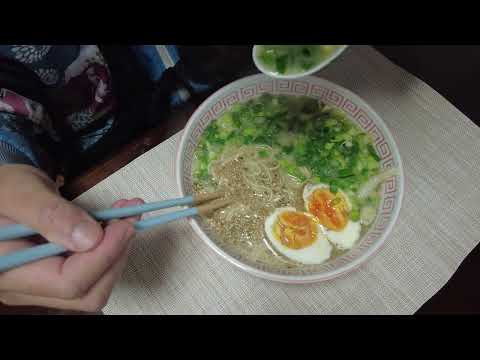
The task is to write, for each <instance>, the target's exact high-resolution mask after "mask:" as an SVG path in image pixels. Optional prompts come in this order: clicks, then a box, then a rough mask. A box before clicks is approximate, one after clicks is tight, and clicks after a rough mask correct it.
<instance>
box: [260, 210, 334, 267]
mask: <svg viewBox="0 0 480 360" xmlns="http://www.w3.org/2000/svg"><path fill="white" fill-rule="evenodd" d="M265 232H266V234H267V237H268V239H269V240H270V243H271V244H272V246H273V247H274V249H275V250H276V251H278V252H279V253H280V254H282V255H283V256H285V257H287V258H289V259H291V260H294V261H297V262H299V263H302V264H321V263H322V262H324V261H325V260H328V259H329V258H330V254H331V252H332V245H331V244H330V243H329V242H328V240H327V238H326V237H325V235H324V231H323V229H322V226H321V225H320V224H319V223H318V222H317V221H316V219H315V218H314V217H313V216H312V215H310V214H307V213H304V212H301V211H297V210H296V209H295V208H293V207H285V208H279V209H275V211H274V212H273V214H271V215H270V216H269V217H268V218H267V220H266V221H265Z"/></svg>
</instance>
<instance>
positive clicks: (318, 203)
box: [303, 184, 361, 250]
mask: <svg viewBox="0 0 480 360" xmlns="http://www.w3.org/2000/svg"><path fill="white" fill-rule="evenodd" d="M303 200H304V201H305V208H306V209H307V211H308V212H309V213H310V214H312V215H313V216H315V217H316V218H317V219H318V222H319V223H320V224H322V225H323V226H324V227H325V229H326V235H327V237H328V240H330V242H331V243H332V244H334V245H335V246H336V247H337V248H338V249H339V250H348V249H351V248H352V247H353V245H354V244H355V243H356V242H357V240H358V239H359V237H360V231H361V225H360V222H354V221H351V220H350V218H349V214H350V211H351V210H352V204H351V202H350V199H349V198H348V196H347V195H346V194H345V193H344V192H343V191H341V190H339V191H337V192H336V193H335V194H334V193H333V192H331V191H330V186H329V185H327V184H315V185H313V184H307V185H306V186H305V188H304V190H303Z"/></svg>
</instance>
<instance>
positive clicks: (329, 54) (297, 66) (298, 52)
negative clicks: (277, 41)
mask: <svg viewBox="0 0 480 360" xmlns="http://www.w3.org/2000/svg"><path fill="white" fill-rule="evenodd" d="M346 47H347V45H255V46H254V48H253V60H254V62H255V65H256V66H257V68H258V69H259V70H260V71H261V72H263V73H264V74H267V75H269V76H273V77H276V78H284V79H292V78H298V77H302V76H307V75H311V74H313V73H315V72H317V71H319V70H321V69H322V68H323V67H325V66H327V65H328V64H329V63H330V62H331V61H333V60H334V59H335V58H336V57H337V56H339V55H340V54H341V53H342V52H343V51H344V50H345V48H346Z"/></svg>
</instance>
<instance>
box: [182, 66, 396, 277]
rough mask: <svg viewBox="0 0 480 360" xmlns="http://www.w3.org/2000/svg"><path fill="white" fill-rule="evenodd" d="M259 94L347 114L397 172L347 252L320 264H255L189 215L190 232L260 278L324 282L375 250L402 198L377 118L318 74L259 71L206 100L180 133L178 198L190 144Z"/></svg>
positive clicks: (187, 180) (187, 174) (185, 181)
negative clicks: (296, 98)
mask: <svg viewBox="0 0 480 360" xmlns="http://www.w3.org/2000/svg"><path fill="white" fill-rule="evenodd" d="M262 93H272V94H286V95H305V96H310V97H312V98H315V99H318V100H319V101H322V102H324V103H326V104H329V105H332V106H336V107H338V108H341V109H342V110H344V111H345V113H346V114H347V116H348V117H349V118H350V119H351V120H352V121H354V122H355V123H357V124H358V125H359V126H360V127H362V129H364V130H365V131H366V132H368V133H370V134H371V136H372V137H373V139H374V142H375V147H376V151H377V153H378V155H379V156H380V158H381V167H382V168H384V169H385V168H389V167H397V168H398V169H399V170H400V174H399V175H398V176H396V177H393V178H391V179H390V180H388V181H386V182H385V183H384V184H383V185H382V186H381V202H380V206H379V209H378V214H377V217H376V219H375V221H374V223H373V224H372V226H371V228H370V230H369V231H368V232H367V233H366V234H365V235H364V236H363V237H362V238H361V239H359V241H358V242H357V244H356V245H355V246H354V247H353V248H352V249H351V250H350V251H348V252H347V253H345V254H343V255H342V256H340V257H337V258H335V259H333V260H330V261H327V262H325V263H323V264H320V265H312V266H305V267H302V268H298V269H288V270H278V269H274V268H271V267H268V266H263V265H262V266H259V265H258V264H254V263H251V262H249V261H248V259H245V258H242V257H240V256H238V255H236V254H232V253H230V252H228V251H226V250H225V249H224V248H222V247H221V246H220V245H219V244H218V243H217V241H216V240H215V234H213V233H212V232H211V231H209V230H208V229H207V228H206V227H205V226H204V224H203V222H202V220H201V218H199V217H194V218H191V219H189V221H190V224H191V225H192V227H193V229H194V231H195V232H196V233H197V234H198V235H199V236H200V238H201V239H203V241H205V243H206V244H207V245H208V246H210V247H211V248H212V249H213V250H214V251H215V252H216V253H218V254H219V255H220V256H221V257H223V258H224V259H226V260H227V261H229V262H230V263H232V264H234V265H236V266H237V267H238V268H240V269H242V270H244V271H246V272H248V273H250V274H252V275H255V276H258V277H261V278H264V279H269V280H273V281H280V282H285V283H311V282H318V281H323V280H328V279H332V278H335V277H337V276H340V275H342V274H345V273H347V272H348V271H351V270H353V269H355V268H357V267H358V266H359V265H361V264H362V263H364V262H365V261H366V260H367V259H369V258H370V257H371V256H372V255H373V254H374V253H376V252H377V251H378V249H379V248H380V247H381V245H382V244H383V242H384V241H385V239H386V238H387V237H388V235H389V234H390V231H391V230H392V227H393V226H394V224H395V222H396V220H397V217H398V214H399V212H400V207H401V204H402V199H403V189H404V175H403V168H402V162H401V159H400V154H399V152H398V148H397V146H396V144H395V141H394V140H393V138H392V136H391V134H390V131H389V130H388V129H387V127H386V125H385V124H384V122H383V121H382V119H381V118H380V117H379V116H378V115H377V114H376V113H375V112H374V111H373V110H372V108H371V107H370V106H368V105H367V104H366V103H365V102H364V101H363V100H362V99H360V98H359V97H358V96H357V95H355V94H353V93H352V92H350V91H349V90H347V89H344V88H342V87H340V86H338V85H336V84H333V83H331V82H329V81H327V80H324V79H321V78H318V77H313V76H309V77H305V78H302V79H297V80H290V79H273V78H271V77H269V76H267V75H263V74H259V75H253V76H249V77H246V78H243V79H240V80H237V81H235V82H233V83H231V84H229V85H227V86H225V87H223V88H222V89H220V90H218V91H217V92H215V93H214V94H213V95H211V96H210V97H209V98H208V99H206V100H205V101H204V102H203V103H202V104H201V105H200V107H199V108H198V109H197V110H196V111H195V112H194V113H193V115H192V116H191V117H190V120H189V122H188V123H187V126H186V127H185V130H184V132H183V135H182V139H181V141H180V145H179V149H178V152H177V159H176V177H177V183H178V186H179V189H180V192H181V194H182V196H187V195H189V194H192V175H191V168H192V159H193V153H194V151H195V147H196V145H197V143H198V141H199V139H200V136H201V135H202V133H203V131H204V129H205V128H206V127H207V126H208V124H209V123H210V122H211V121H213V120H215V119H216V118H218V117H219V116H220V115H221V114H223V113H224V112H225V111H226V110H227V109H228V108H229V107H230V106H232V105H233V104H234V103H236V102H239V101H246V100H248V99H251V98H253V97H256V96H259V95H261V94H262Z"/></svg>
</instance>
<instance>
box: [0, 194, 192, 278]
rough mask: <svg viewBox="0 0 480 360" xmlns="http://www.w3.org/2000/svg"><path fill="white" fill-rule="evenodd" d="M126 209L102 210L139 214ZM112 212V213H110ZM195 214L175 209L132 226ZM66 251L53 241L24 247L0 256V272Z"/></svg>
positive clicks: (141, 227)
mask: <svg viewBox="0 0 480 360" xmlns="http://www.w3.org/2000/svg"><path fill="white" fill-rule="evenodd" d="M185 199H186V198H185ZM169 201H170V202H174V200H169ZM185 201H187V200H185ZM190 201H191V202H193V199H191V200H190ZM153 204H155V203H151V204H145V205H153ZM176 204H177V203H176ZM142 206H143V205H140V206H138V207H135V208H137V209H138V208H140V207H142ZM170 206H172V205H170ZM173 206H175V205H173ZM153 207H154V208H155V210H157V209H159V208H158V207H157V206H153ZM132 208H134V207H132ZM145 208H150V207H143V208H142V209H145ZM127 209H129V208H120V209H108V210H104V214H107V216H109V219H112V218H111V216H114V215H115V214H121V217H128V216H133V215H138V214H139V213H135V214H134V213H133V212H128V211H127ZM110 210H125V211H123V212H116V211H110ZM108 211H110V212H108ZM130 211H133V209H132V210H130ZM143 212H146V211H145V210H144V211H143ZM108 214H110V215H108ZM112 214H114V215H112ZM125 214H128V215H125ZM195 215H198V209H197V208H188V209H185V210H180V211H175V212H172V213H168V214H163V215H159V216H155V217H151V218H148V219H145V220H140V221H137V222H136V223H135V224H134V227H135V230H139V231H142V230H148V229H150V228H152V227H154V226H157V225H162V224H166V223H168V222H171V221H174V220H179V219H182V218H185V217H190V216H195ZM67 251H68V250H67V249H66V248H65V247H63V246H61V245H58V244H54V243H47V244H43V245H38V246H34V247H31V248H27V249H24V250H20V251H17V252H14V253H11V254H7V255H3V256H0V272H4V271H7V270H11V269H13V268H16V267H19V266H22V265H24V264H27V263H30V262H33V261H37V260H41V259H44V258H47V257H50V256H56V255H61V254H63V253H65V252H67Z"/></svg>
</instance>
